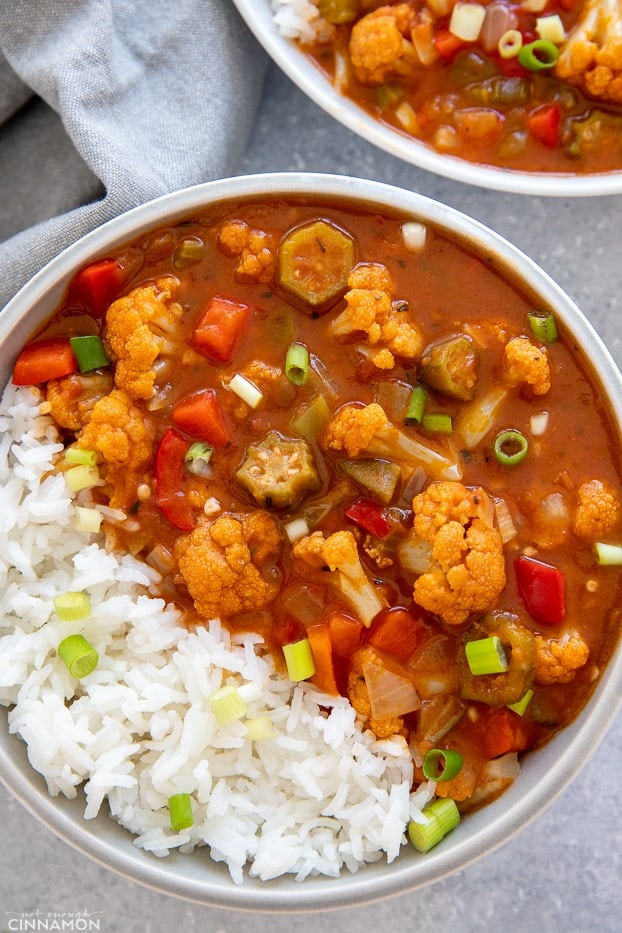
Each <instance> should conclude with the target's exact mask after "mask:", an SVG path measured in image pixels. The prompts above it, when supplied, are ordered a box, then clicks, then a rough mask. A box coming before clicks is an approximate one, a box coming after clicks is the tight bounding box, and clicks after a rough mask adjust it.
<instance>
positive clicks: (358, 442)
mask: <svg viewBox="0 0 622 933" xmlns="http://www.w3.org/2000/svg"><path fill="white" fill-rule="evenodd" d="M320 445H321V446H322V447H323V448H324V450H327V451H331V450H333V451H336V452H339V453H345V454H347V456H348V457H358V456H360V455H361V454H362V455H363V456H368V457H384V458H386V459H388V460H391V461H395V460H397V461H400V462H402V463H406V464H408V465H410V466H414V467H417V466H421V467H423V468H424V469H425V470H426V471H427V472H428V473H429V474H430V475H431V476H434V477H435V478H437V479H460V477H461V475H462V471H461V469H460V464H459V463H458V460H457V458H455V457H453V456H451V455H448V454H445V453H444V452H441V451H440V450H437V449H435V448H433V447H431V446H429V444H422V443H421V442H420V441H417V440H415V439H414V438H413V437H410V436H409V435H407V434H405V433H404V431H400V430H399V429H398V428H396V427H395V425H394V424H392V423H391V422H390V421H389V419H388V417H387V414H386V412H385V410H384V408H383V407H382V406H381V405H378V403H377V402H372V403H371V404H370V405H363V406H360V405H356V404H346V405H344V406H342V408H340V409H339V410H338V411H337V412H336V413H335V415H334V416H333V418H331V420H330V421H329V422H328V424H327V426H326V428H325V429H324V432H323V433H322V436H321V437H320Z"/></svg>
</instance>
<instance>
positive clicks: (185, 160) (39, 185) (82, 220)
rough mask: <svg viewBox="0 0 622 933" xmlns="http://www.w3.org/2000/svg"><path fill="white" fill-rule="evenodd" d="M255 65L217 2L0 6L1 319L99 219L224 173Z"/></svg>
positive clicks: (234, 17)
mask: <svg viewBox="0 0 622 933" xmlns="http://www.w3.org/2000/svg"><path fill="white" fill-rule="evenodd" d="M265 64H266V61H265V57H264V54H263V52H262V51H261V50H260V49H259V47H258V46H257V44H256V43H255V42H254V40H253V39H252V37H251V35H250V33H249V32H248V30H247V29H246V27H245V25H244V24H243V23H242V20H241V18H240V17H239V16H238V14H237V12H236V10H235V8H234V7H233V4H232V3H231V2H230V0H174V2H171V0H36V3H33V2H32V0H12V2H10V3H9V2H6V0H0V308H2V307H4V305H5V304H6V302H7V301H8V300H9V298H11V297H12V295H13V294H14V293H15V292H16V291H17V290H18V289H19V288H20V286H21V285H22V284H24V282H26V281H27V280H28V278H29V277H30V276H31V275H32V274H33V273H34V272H36V271H37V270H38V269H39V268H41V266H43V265H44V264H45V263H46V262H47V261H48V260H49V259H51V258H52V257H53V256H55V255H56V254H57V253H59V252H60V251H61V250H62V249H64V248H65V247H66V246H68V245H69V244H70V243H72V242H74V241H75V240H77V239H78V238H79V237H80V236H82V235H83V234H85V233H87V232H88V231H89V230H92V229H93V228H94V227H96V226H98V225H99V224H101V223H103V222H104V221H106V220H109V219H110V218H111V217H114V216H116V215H117V214H120V213H122V212H123V211H126V210H128V209H129V208H131V207H134V206H136V205H137V204H140V203H142V202H144V201H146V200H149V199H150V198H153V197H156V196H158V195H161V194H164V193H166V192H168V191H172V190H174V189H176V188H181V187H184V186H186V185H192V184H198V183H199V182H202V181H208V180H209V179H212V178H218V177H223V176H226V175H229V174H233V173H234V172H235V167H236V162H237V159H238V158H239V156H240V155H241V152H242V150H243V148H244V145H245V143H246V141H247V138H248V134H249V131H250V129H251V127H252V124H253V121H254V117H255V112H256V107H257V104H258V100H259V95H260V93H261V87H262V79H263V74H264V70H265Z"/></svg>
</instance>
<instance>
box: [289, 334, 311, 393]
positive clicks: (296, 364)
mask: <svg viewBox="0 0 622 933" xmlns="http://www.w3.org/2000/svg"><path fill="white" fill-rule="evenodd" d="M285 375H286V376H287V378H288V379H289V381H290V382H291V383H292V385H295V386H303V385H304V384H305V382H306V381H307V376H308V375H309V351H308V350H307V348H306V347H305V346H304V344H302V343H292V344H290V345H289V347H288V348H287V353H286V354H285Z"/></svg>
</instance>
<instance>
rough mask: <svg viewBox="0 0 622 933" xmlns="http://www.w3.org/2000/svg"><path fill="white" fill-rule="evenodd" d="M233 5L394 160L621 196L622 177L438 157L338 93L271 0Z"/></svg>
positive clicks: (509, 188)
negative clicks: (280, 24) (282, 24)
mask: <svg viewBox="0 0 622 933" xmlns="http://www.w3.org/2000/svg"><path fill="white" fill-rule="evenodd" d="M233 2H234V3H235V6H236V7H237V8H238V11H239V13H240V14H241V16H242V17H243V19H244V20H245V21H246V24H247V25H248V27H249V29H250V30H251V31H252V32H253V33H254V35H255V37H256V38H257V40H258V41H259V42H260V44H261V45H262V46H263V47H264V49H265V50H266V51H267V52H268V54H269V55H270V57H271V58H272V59H273V61H274V62H276V64H277V65H279V67H280V68H281V69H282V70H283V71H284V72H285V74H286V75H287V76H288V77H289V78H290V79H291V80H292V81H293V82H294V84H296V85H297V86H298V87H299V88H300V89H301V90H302V91H304V93H305V94H307V96H308V97H310V98H311V100H313V101H314V102H315V103H316V104H317V105H318V106H319V107H321V108H322V109H323V110H325V111H326V113H328V114H330V116H332V117H334V118H335V119H336V120H337V121H338V122H340V123H342V124H343V125H344V126H346V127H348V129H350V130H352V131H353V132H354V133H357V134H358V135H359V136H361V137H362V138H363V139H365V140H367V141H368V142H371V143H373V144H374V145H376V146H378V147H379V148H380V149H383V150H384V151H385V152H388V153H389V154H390V155H392V156H395V157H397V158H399V159H402V160H403V161H405V162H409V163H411V164H412V165H416V166H418V167H419V168H422V169H426V170H427V171H429V172H433V173H434V174H436V175H442V176H443V177H445V178H450V179H452V180H453V181H460V182H464V183H466V184H470V185H476V186H479V187H482V188H489V189H491V190H494V191H506V192H510V193H514V194H531V195H538V196H550V197H587V196H597V195H607V194H620V193H622V172H607V173H602V174H594V175H566V174H564V175H562V174H553V173H550V172H549V173H538V172H519V171H511V170H509V169H503V168H494V167H492V166H487V165H479V164H476V163H472V162H467V161H465V160H463V159H459V158H457V157H455V156H452V155H448V154H443V153H439V152H436V151H435V150H434V149H432V148H431V147H429V146H426V145H424V144H423V143H422V142H420V141H418V140H416V139H414V138H412V137H409V136H407V135H406V134H402V133H400V132H398V130H395V129H392V128H391V127H389V126H387V125H384V124H382V123H380V122H379V121H378V120H375V119H374V118H373V117H372V116H371V115H370V114H368V113H366V112H365V111H364V110H363V109H362V108H360V107H358V106H357V105H356V104H354V103H353V102H352V101H350V100H348V99H347V98H346V97H343V96H342V95H341V94H340V93H339V92H338V91H336V90H335V88H334V87H333V86H332V85H331V84H330V82H329V81H328V80H327V79H326V78H325V77H324V75H323V74H321V72H320V71H319V70H318V69H317V68H316V67H315V65H314V64H313V63H312V62H311V61H310V60H309V59H308V58H307V57H306V56H305V55H304V54H303V53H302V52H301V51H300V49H299V48H298V47H297V45H296V43H295V42H293V41H291V40H289V39H287V38H285V37H284V36H283V35H281V34H280V32H279V30H278V28H277V27H276V26H275V24H274V20H273V13H272V10H271V4H270V0H233Z"/></svg>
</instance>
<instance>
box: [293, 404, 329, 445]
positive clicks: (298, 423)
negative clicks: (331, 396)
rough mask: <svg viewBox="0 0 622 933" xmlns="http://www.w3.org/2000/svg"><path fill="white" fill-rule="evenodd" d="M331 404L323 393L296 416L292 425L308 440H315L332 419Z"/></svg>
mask: <svg viewBox="0 0 622 933" xmlns="http://www.w3.org/2000/svg"><path fill="white" fill-rule="evenodd" d="M330 414H331V413H330V406H329V404H328V402H327V401H326V398H325V397H324V396H323V395H316V396H315V398H314V399H313V401H311V402H309V404H308V405H307V406H306V408H304V409H303V410H302V411H301V412H300V414H299V415H297V416H296V418H294V420H293V422H292V427H293V428H294V430H295V431H297V432H298V434H300V435H301V436H302V437H304V438H305V440H307V441H314V440H315V439H316V438H317V437H318V436H319V435H320V434H321V433H322V431H323V430H324V428H325V427H326V425H327V424H328V422H329V421H330Z"/></svg>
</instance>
